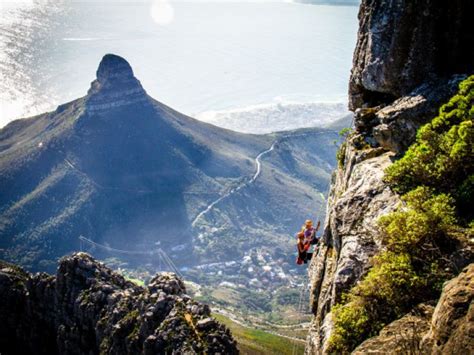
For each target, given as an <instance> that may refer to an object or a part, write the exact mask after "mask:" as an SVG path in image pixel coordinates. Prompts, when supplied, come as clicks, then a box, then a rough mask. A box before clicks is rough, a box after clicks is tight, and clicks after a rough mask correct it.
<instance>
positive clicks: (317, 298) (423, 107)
mask: <svg viewBox="0 0 474 355" xmlns="http://www.w3.org/2000/svg"><path fill="white" fill-rule="evenodd" d="M472 6H473V4H471V3H468V2H464V1H452V2H449V3H448V2H446V3H443V4H436V5H435V4H434V3H433V2H432V1H429V0H423V1H417V2H413V1H408V0H406V1H405V0H397V1H388V0H381V1H373V0H363V1H362V3H361V7H360V12H359V21H360V27H359V33H358V41H357V46H356V50H355V53H354V61H353V64H354V65H353V68H352V74H351V79H350V87H349V101H350V103H349V106H350V109H351V110H353V111H354V112H355V119H354V125H355V127H354V131H353V133H352V134H350V135H349V137H348V139H347V140H346V142H345V143H344V144H343V146H342V148H341V154H340V161H339V168H338V169H337V170H336V172H335V174H334V177H333V181H332V188H331V193H330V198H329V200H328V207H327V214H326V216H327V217H326V223H325V229H324V234H323V246H322V247H321V248H320V250H319V252H318V255H317V256H316V258H313V260H312V263H311V265H310V268H309V276H310V280H311V283H312V299H311V303H312V309H313V313H314V320H313V323H312V327H311V330H310V332H309V335H308V339H307V347H306V352H307V353H308V354H317V353H325V352H326V347H327V340H328V339H329V337H330V335H331V330H332V320H331V308H332V306H334V305H335V304H336V303H338V302H339V301H340V299H341V295H342V294H343V293H344V292H347V291H348V290H349V289H351V288H352V287H353V286H354V285H355V284H356V283H357V282H358V281H359V280H360V279H361V277H362V276H364V274H365V273H366V272H367V270H368V268H369V259H370V258H371V257H372V256H374V255H375V254H377V253H378V252H379V250H380V248H381V244H380V237H379V231H378V228H377V220H378V218H379V217H380V216H382V215H384V214H386V213H389V212H391V211H393V210H394V209H395V208H396V207H397V205H398V204H399V202H400V200H399V196H397V194H396V193H394V192H393V191H391V189H390V188H389V187H388V186H387V185H386V184H385V183H384V181H383V176H384V170H385V168H386V167H388V166H389V165H390V164H391V163H392V161H393V159H394V158H396V156H397V155H400V154H402V153H403V152H404V151H405V150H406V149H407V147H408V146H409V145H411V144H412V143H413V141H414V139H415V137H416V132H417V129H418V128H419V127H420V126H421V125H422V124H424V123H426V122H427V121H428V120H430V119H432V118H433V117H435V116H436V114H437V112H438V109H439V107H440V105H441V104H443V103H445V102H446V101H447V100H448V99H449V98H450V97H451V96H452V95H453V94H454V93H455V91H456V89H457V85H458V83H459V82H460V81H461V80H462V79H463V78H464V77H466V74H469V73H472V72H473V71H474V64H473V62H472V58H473V55H472V48H474V37H473V33H472V31H470V30H468V28H469V26H470V22H469V20H468V18H467V16H468V15H467V13H472V11H471V10H472ZM448 18H449V23H450V24H452V27H451V26H450V27H449V29H447V28H446V27H445V26H443V23H445V21H448V20H447V19H448ZM448 56H449V58H447V57H448ZM463 265H466V264H465V263H464V264H463Z"/></svg>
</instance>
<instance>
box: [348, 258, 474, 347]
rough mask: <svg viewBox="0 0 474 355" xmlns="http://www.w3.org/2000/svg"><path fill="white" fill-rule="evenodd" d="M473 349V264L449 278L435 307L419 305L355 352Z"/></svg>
mask: <svg viewBox="0 0 474 355" xmlns="http://www.w3.org/2000/svg"><path fill="white" fill-rule="evenodd" d="M473 349H474V264H471V265H469V266H468V267H466V268H465V269H464V270H463V271H462V272H461V273H460V274H459V276H457V277H456V278H454V279H452V280H451V281H449V282H447V283H446V285H445V286H444V288H443V293H442V294H441V297H440V299H439V301H438V304H437V305H436V308H433V307H432V306H430V305H424V304H422V305H419V306H418V307H416V308H415V309H414V310H413V311H412V312H411V313H410V314H408V315H406V316H404V317H403V318H401V319H399V320H396V321H395V322H393V323H391V324H389V325H387V326H386V327H385V328H384V329H382V331H381V332H380V335H378V336H376V337H373V338H371V339H368V340H366V341H365V342H363V343H362V344H361V345H359V346H358V347H357V349H355V350H354V352H353V353H354V354H367V353H370V354H387V353H393V354H400V353H405V354H410V353H411V354H418V353H423V354H453V355H454V354H470V353H472V351H473Z"/></svg>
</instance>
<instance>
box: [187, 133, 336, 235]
mask: <svg viewBox="0 0 474 355" xmlns="http://www.w3.org/2000/svg"><path fill="white" fill-rule="evenodd" d="M328 132H337V131H331V130H328V131H321V132H304V133H300V134H285V135H282V136H280V137H278V138H277V139H275V141H274V142H273V143H272V145H271V147H270V148H268V149H266V150H264V151H262V152H260V153H259V154H258V155H257V157H256V158H255V173H254V175H253V176H252V178H251V179H250V180H248V181H244V182H243V183H241V184H240V185H239V186H238V187H236V188H233V189H231V190H230V191H228V192H226V193H225V194H224V195H222V196H220V197H219V198H218V199H216V200H215V201H213V202H212V203H210V204H209V205H207V207H206V208H205V209H204V210H202V211H201V212H199V213H198V215H197V216H196V217H195V218H194V220H193V221H192V223H191V226H192V227H193V228H194V227H195V226H196V223H197V222H198V221H199V220H200V219H201V218H202V217H203V216H204V215H206V214H207V213H209V212H210V211H211V210H212V209H213V208H214V207H215V206H216V205H217V204H218V203H219V202H221V201H222V200H225V199H226V198H227V197H229V196H231V195H233V194H234V193H236V192H237V191H239V190H241V189H242V188H243V187H246V186H249V185H251V184H253V183H254V182H255V181H256V180H257V179H258V177H259V176H260V173H261V172H262V162H261V159H262V158H263V157H264V156H265V155H267V154H269V153H271V152H272V151H273V150H274V149H275V147H276V145H277V144H278V143H280V142H281V141H283V140H285V139H287V138H296V137H305V136H309V135H318V134H323V133H328Z"/></svg>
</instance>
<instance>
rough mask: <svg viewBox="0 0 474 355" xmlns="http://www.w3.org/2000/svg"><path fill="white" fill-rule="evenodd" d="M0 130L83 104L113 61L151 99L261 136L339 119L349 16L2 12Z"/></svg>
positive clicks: (27, 5)
mask: <svg viewBox="0 0 474 355" xmlns="http://www.w3.org/2000/svg"><path fill="white" fill-rule="evenodd" d="M1 7H2V8H1V11H0V109H1V110H0V127H1V126H4V125H6V124H7V123H8V122H10V121H11V120H13V119H17V118H20V117H27V116H32V115H35V114H38V113H42V112H45V111H51V110H54V109H55V108H56V106H57V105H59V104H61V103H64V102H68V101H71V100H73V99H75V98H78V97H81V96H84V95H85V94H86V92H87V90H88V88H89V85H90V82H91V81H92V80H93V79H94V78H95V71H96V69H97V66H98V64H99V61H100V59H101V57H102V56H103V55H104V54H106V53H115V54H118V55H121V56H123V57H124V58H125V59H127V60H128V61H129V62H130V64H131V65H132V67H133V69H134V72H135V75H136V77H137V78H138V79H139V80H140V81H141V83H142V84H143V86H144V88H145V90H147V92H148V94H150V95H151V96H152V97H154V98H155V99H157V100H159V101H161V102H163V103H165V104H167V105H169V106H171V107H173V108H174V109H176V110H178V111H180V112H183V113H185V114H188V115H190V116H193V117H196V118H198V119H200V120H203V121H206V122H210V123H213V124H216V125H219V126H222V127H225V128H229V129H233V130H237V131H241V132H247V133H268V132H272V131H280V130H286V129H294V128H301V127H313V126H320V125H324V124H326V123H329V122H331V121H333V120H335V119H337V118H338V117H341V116H343V115H344V114H346V113H347V111H346V102H347V83H348V79H349V74H350V68H351V60H352V53H353V50H354V46H355V41H356V33H357V26H358V23H357V11H358V8H357V7H356V6H330V5H308V4H301V3H291V2H171V3H164V2H163V0H161V1H155V2H154V3H151V2H114V1H108V2H92V1H87V2H86V1H81V2H74V1H26V0H25V1H21V2H14V3H13V2H5V1H2V2H1Z"/></svg>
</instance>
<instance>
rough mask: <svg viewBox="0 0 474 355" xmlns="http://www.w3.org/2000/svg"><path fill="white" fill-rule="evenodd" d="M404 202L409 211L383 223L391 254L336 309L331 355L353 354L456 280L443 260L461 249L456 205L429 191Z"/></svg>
mask: <svg viewBox="0 0 474 355" xmlns="http://www.w3.org/2000/svg"><path fill="white" fill-rule="evenodd" d="M403 200H404V202H405V203H406V207H405V208H404V209H403V210H399V211H396V212H394V213H391V214H389V215H386V216H384V217H382V218H381V219H380V227H381V230H382V232H383V242H384V244H385V246H386V249H385V251H383V252H382V253H380V254H379V255H377V256H376V257H374V258H373V260H372V264H373V265H372V268H371V269H370V271H369V272H368V274H367V276H366V277H365V278H364V279H363V280H362V281H361V282H360V283H359V284H358V285H357V286H355V287H354V288H353V289H352V290H351V291H350V292H349V294H348V295H346V296H345V301H346V302H347V303H345V304H340V305H338V306H336V307H334V308H333V319H334V331H333V335H332V337H331V339H330V351H331V352H338V353H340V352H349V351H351V350H353V349H354V348H355V347H356V346H357V345H358V344H360V343H361V342H362V341H363V340H364V339H367V338H368V337H371V336H374V335H376V334H378V332H379V331H380V329H382V328H383V326H385V325H386V324H388V323H390V322H391V321H392V320H394V319H396V318H399V317H401V316H403V315H404V314H405V313H407V312H408V311H409V310H410V309H411V308H412V307H413V306H414V305H416V304H418V303H419V302H422V301H424V300H429V299H433V298H436V297H437V296H439V293H440V292H441V287H442V284H443V281H444V280H445V279H446V278H447V277H449V275H450V273H449V271H446V269H449V262H448V261H447V260H445V259H444V258H443V255H444V253H445V252H446V251H447V249H450V250H453V249H454V247H455V242H454V239H453V237H452V233H453V232H454V231H455V230H456V218H455V213H454V207H453V200H452V199H451V198H450V197H449V196H447V195H445V194H441V195H433V191H432V190H431V189H429V188H426V187H419V188H417V189H415V190H413V191H411V192H409V193H408V194H406V195H405V196H404V197H403ZM449 241H451V242H449Z"/></svg>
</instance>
